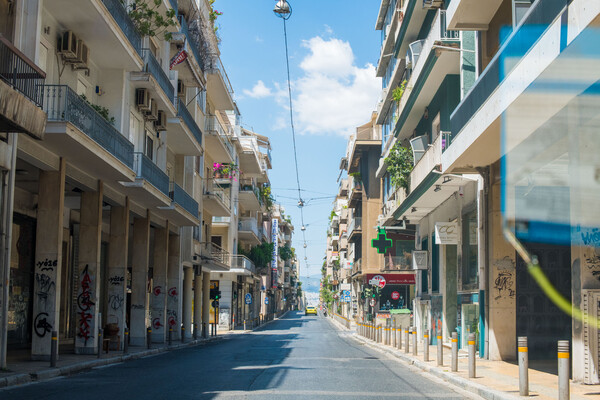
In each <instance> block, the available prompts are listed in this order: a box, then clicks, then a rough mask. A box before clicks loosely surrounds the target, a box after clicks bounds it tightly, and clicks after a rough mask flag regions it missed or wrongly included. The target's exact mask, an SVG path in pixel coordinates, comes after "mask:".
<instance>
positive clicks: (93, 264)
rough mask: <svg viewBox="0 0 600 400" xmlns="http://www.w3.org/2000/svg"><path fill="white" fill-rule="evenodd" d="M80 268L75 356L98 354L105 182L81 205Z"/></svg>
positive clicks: (85, 195)
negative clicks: (103, 190)
mask: <svg viewBox="0 0 600 400" xmlns="http://www.w3.org/2000/svg"><path fill="white" fill-rule="evenodd" d="M79 229H80V231H79V257H78V258H79V265H78V274H77V276H78V282H77V283H78V288H77V314H76V320H77V323H76V325H75V331H76V332H77V333H76V335H75V354H95V353H97V352H98V340H97V339H98V336H97V335H98V329H99V328H101V327H102V325H103V321H100V319H99V315H98V310H99V308H100V306H101V305H100V301H99V300H100V299H99V297H100V296H99V294H100V244H101V236H102V182H98V191H96V192H83V193H82V194H81V206H80V228H79Z"/></svg>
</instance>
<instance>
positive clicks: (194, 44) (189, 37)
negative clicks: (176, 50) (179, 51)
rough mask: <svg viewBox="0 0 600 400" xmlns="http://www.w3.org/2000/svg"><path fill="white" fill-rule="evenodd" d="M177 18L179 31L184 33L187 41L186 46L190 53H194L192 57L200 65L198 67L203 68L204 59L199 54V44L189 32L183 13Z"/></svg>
mask: <svg viewBox="0 0 600 400" xmlns="http://www.w3.org/2000/svg"><path fill="white" fill-rule="evenodd" d="M177 19H178V20H179V24H180V25H181V33H183V34H184V35H185V37H186V38H187V40H188V42H189V46H188V47H189V48H191V49H192V53H194V58H195V59H196V61H197V62H198V65H200V68H202V69H204V59H203V58H202V57H201V56H200V46H199V45H198V42H197V40H196V37H195V36H194V35H192V34H191V32H190V28H189V26H188V23H187V21H186V20H185V18H184V16H183V15H179V16H178V17H177Z"/></svg>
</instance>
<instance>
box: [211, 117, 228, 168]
mask: <svg viewBox="0 0 600 400" xmlns="http://www.w3.org/2000/svg"><path fill="white" fill-rule="evenodd" d="M206 131H207V132H208V133H210V134H211V135H214V136H218V137H219V138H220V139H221V142H222V143H223V144H224V145H225V147H226V148H227V152H228V153H229V155H230V156H231V158H233V157H234V152H233V144H232V143H231V135H229V134H228V133H227V130H225V128H224V127H223V125H221V122H219V119H218V118H217V117H216V116H215V115H208V116H207V118H206Z"/></svg>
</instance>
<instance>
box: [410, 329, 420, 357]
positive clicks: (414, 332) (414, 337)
mask: <svg viewBox="0 0 600 400" xmlns="http://www.w3.org/2000/svg"><path fill="white" fill-rule="evenodd" d="M411 334H412V347H413V353H412V354H413V356H416V355H418V354H419V348H418V347H417V328H415V327H414V326H413V328H412V331H411Z"/></svg>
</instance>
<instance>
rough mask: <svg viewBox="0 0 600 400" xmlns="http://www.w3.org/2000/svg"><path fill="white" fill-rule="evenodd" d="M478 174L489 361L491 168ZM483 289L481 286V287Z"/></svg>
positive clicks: (485, 329) (480, 170)
mask: <svg viewBox="0 0 600 400" xmlns="http://www.w3.org/2000/svg"><path fill="white" fill-rule="evenodd" d="M477 172H478V173H479V175H481V178H482V179H483V199H481V208H482V209H483V210H482V212H481V215H482V224H483V251H484V257H483V260H484V263H483V274H484V282H483V290H484V291H485V294H484V301H485V305H484V312H485V318H484V324H485V327H484V334H485V341H484V348H483V349H484V350H483V351H484V353H485V358H486V359H489V357H490V353H489V350H490V334H489V333H490V332H489V328H490V326H489V320H490V279H489V278H490V262H489V260H490V239H489V237H490V233H489V223H488V210H489V203H490V201H489V192H490V167H489V166H486V167H480V168H477ZM480 287H481V286H480Z"/></svg>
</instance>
